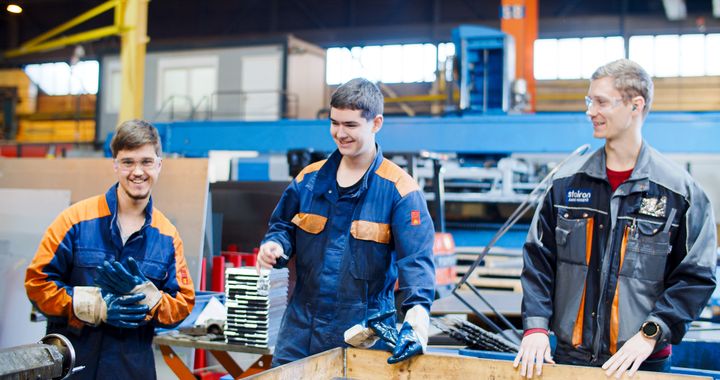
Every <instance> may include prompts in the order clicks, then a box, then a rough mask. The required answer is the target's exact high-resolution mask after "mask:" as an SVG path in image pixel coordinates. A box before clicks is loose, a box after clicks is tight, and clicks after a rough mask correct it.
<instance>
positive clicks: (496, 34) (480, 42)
mask: <svg viewBox="0 0 720 380" xmlns="http://www.w3.org/2000/svg"><path fill="white" fill-rule="evenodd" d="M452 40H453V43H454V44H455V54H456V56H457V58H458V66H459V70H458V71H459V76H460V77H459V78H458V79H459V85H460V105H459V110H460V112H462V113H483V114H488V113H504V112H507V111H508V108H509V107H510V84H511V82H512V80H513V78H514V76H515V44H514V41H513V39H512V36H510V35H508V34H505V33H503V32H501V31H499V30H496V29H492V28H487V27H484V26H476V25H462V26H460V27H458V28H455V29H453V31H452Z"/></svg>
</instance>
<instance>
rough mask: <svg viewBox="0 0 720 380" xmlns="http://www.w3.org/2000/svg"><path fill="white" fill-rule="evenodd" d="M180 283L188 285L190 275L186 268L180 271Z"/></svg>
mask: <svg viewBox="0 0 720 380" xmlns="http://www.w3.org/2000/svg"><path fill="white" fill-rule="evenodd" d="M180 282H182V283H183V285H187V284H188V274H187V270H185V268H183V269H180Z"/></svg>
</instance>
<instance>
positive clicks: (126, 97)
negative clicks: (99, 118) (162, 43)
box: [4, 0, 149, 120]
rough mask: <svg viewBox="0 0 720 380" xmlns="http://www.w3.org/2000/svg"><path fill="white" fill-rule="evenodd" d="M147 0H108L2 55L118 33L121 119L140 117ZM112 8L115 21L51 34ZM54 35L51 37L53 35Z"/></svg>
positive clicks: (90, 39)
mask: <svg viewBox="0 0 720 380" xmlns="http://www.w3.org/2000/svg"><path fill="white" fill-rule="evenodd" d="M148 2H149V0H110V1H106V2H104V3H102V4H100V5H98V6H96V7H95V8H92V9H90V10H89V11H87V12H84V13H83V14H81V15H79V16H77V17H75V18H73V19H72V20H70V21H67V22H65V23H63V24H61V25H59V26H57V27H55V28H53V29H51V30H49V31H47V32H45V33H43V34H41V35H40V36H37V37H35V38H33V39H31V40H29V41H27V42H25V43H24V44H22V45H21V46H20V47H19V48H17V49H14V50H9V51H7V52H5V54H4V56H5V58H15V57H19V56H23V55H27V54H32V53H38V52H43V51H48V50H54V49H59V48H63V47H65V46H69V45H74V44H78V43H82V42H88V41H94V40H98V39H101V38H104V37H109V36H120V46H121V47H120V61H121V64H122V73H121V83H122V85H121V101H120V115H119V118H120V120H129V119H140V118H142V117H143V84H144V83H145V51H146V46H147V43H148V42H149V38H148V36H147V13H148ZM110 10H113V11H114V12H115V13H114V22H113V25H111V26H105V27H101V28H97V29H93V30H88V31H85V32H80V33H75V34H71V35H67V36H62V37H57V38H54V37H56V36H58V35H60V34H62V33H63V32H65V31H67V30H70V29H71V28H74V27H76V26H78V25H80V24H82V23H84V22H86V21H88V20H90V19H92V18H94V17H96V16H98V15H100V14H103V13H105V12H108V11H110ZM53 38H54V39H53Z"/></svg>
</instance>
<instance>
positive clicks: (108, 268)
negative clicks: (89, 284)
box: [95, 257, 147, 294]
mask: <svg viewBox="0 0 720 380" xmlns="http://www.w3.org/2000/svg"><path fill="white" fill-rule="evenodd" d="M128 268H129V269H130V270H129V271H128V270H127V269H125V267H124V266H123V265H122V264H121V263H119V262H117V261H114V262H113V263H109V262H107V261H105V262H104V263H103V265H102V266H100V267H98V268H97V275H96V276H95V284H96V285H97V286H99V287H100V289H102V290H103V291H105V292H109V293H115V294H130V293H132V290H133V289H134V288H135V287H136V286H138V285H140V284H142V283H144V282H147V278H145V276H144V275H143V274H142V272H140V269H139V268H138V266H137V262H136V261H135V259H133V258H132V257H131V258H129V259H128Z"/></svg>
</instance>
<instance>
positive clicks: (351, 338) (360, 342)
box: [343, 325, 380, 348]
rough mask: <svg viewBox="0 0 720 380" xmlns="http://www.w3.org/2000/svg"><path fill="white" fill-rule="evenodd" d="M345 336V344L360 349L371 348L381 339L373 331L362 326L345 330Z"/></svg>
mask: <svg viewBox="0 0 720 380" xmlns="http://www.w3.org/2000/svg"><path fill="white" fill-rule="evenodd" d="M343 335H344V338H345V343H347V344H349V345H351V346H353V347H359V348H370V347H372V346H373V345H374V344H375V343H376V342H377V341H378V339H380V338H379V337H378V336H376V335H375V332H374V331H372V329H370V328H368V327H363V326H362V325H355V326H353V327H351V328H349V329H347V330H345V334H343Z"/></svg>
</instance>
